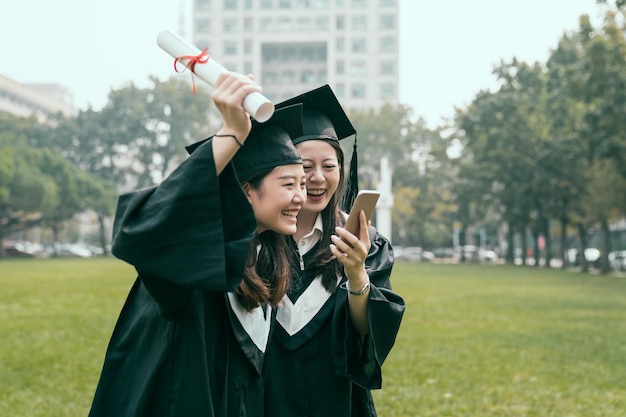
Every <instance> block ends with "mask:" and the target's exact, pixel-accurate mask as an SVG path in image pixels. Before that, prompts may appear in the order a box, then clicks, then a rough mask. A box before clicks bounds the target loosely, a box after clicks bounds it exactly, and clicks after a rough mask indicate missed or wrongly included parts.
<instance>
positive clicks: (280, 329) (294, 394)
mask: <svg viewBox="0 0 626 417" xmlns="http://www.w3.org/2000/svg"><path fill="white" fill-rule="evenodd" d="M370 240H371V243H372V246H371V248H370V252H369V254H368V256H367V259H366V262H365V265H366V271H367V274H368V276H369V278H370V282H371V289H370V292H369V295H368V297H369V304H368V318H369V326H370V331H369V334H367V335H364V336H362V335H359V334H358V333H357V332H356V331H355V330H354V328H353V326H352V322H351V319H350V315H349V310H348V294H347V292H346V291H345V290H343V289H340V288H336V290H335V291H334V292H332V293H329V292H327V291H326V290H325V289H324V287H323V286H322V284H321V278H320V277H309V276H307V273H306V264H307V261H308V260H309V259H310V257H311V256H312V254H313V253H315V251H316V247H314V248H313V249H311V250H309V252H308V253H307V254H305V255H304V257H303V258H304V259H303V260H304V265H305V270H304V271H300V277H299V279H298V280H296V281H294V282H295V283H296V284H295V286H294V287H292V288H293V291H291V292H290V293H289V294H288V295H287V296H285V297H286V298H284V299H283V303H282V304H281V305H280V306H279V307H278V312H277V323H276V326H275V329H274V331H273V335H272V337H271V339H270V346H269V348H268V352H267V355H266V357H265V369H264V381H265V390H266V401H265V406H266V416H268V417H296V416H307V417H329V416H332V417H349V416H354V417H356V416H359V417H367V416H375V415H376V411H375V409H374V404H373V401H372V396H371V393H370V390H371V389H376V388H380V387H381V384H382V374H381V366H382V364H383V362H384V360H385V358H386V357H387V355H388V353H389V351H390V350H391V348H392V346H393V344H394V342H395V338H396V335H397V332H398V329H399V326H400V322H401V319H402V315H403V313H404V308H405V305H404V300H403V299H402V298H401V297H400V296H399V295H397V294H395V293H394V292H393V291H392V290H391V283H390V280H389V277H390V275H391V269H392V267H393V262H394V258H393V251H392V248H391V245H390V243H389V241H388V240H387V239H385V238H384V237H383V236H381V235H380V234H379V233H377V232H376V230H375V229H374V228H373V227H371V228H370ZM319 244H320V243H319V242H318V244H317V245H319ZM345 280H346V278H345V277H338V281H337V285H339V284H340V283H341V282H344V281H345Z"/></svg>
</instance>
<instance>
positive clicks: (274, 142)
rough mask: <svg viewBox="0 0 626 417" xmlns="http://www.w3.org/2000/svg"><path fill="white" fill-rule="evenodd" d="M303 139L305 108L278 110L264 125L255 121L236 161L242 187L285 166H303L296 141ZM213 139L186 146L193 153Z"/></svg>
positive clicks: (238, 152)
mask: <svg viewBox="0 0 626 417" xmlns="http://www.w3.org/2000/svg"><path fill="white" fill-rule="evenodd" d="M300 136H302V105H301V104H295V105H291V106H287V107H284V108H281V109H276V110H275V111H274V114H273V115H272V117H271V118H270V119H269V120H267V121H266V122H264V123H259V122H257V121H256V120H254V119H252V129H251V130H250V133H249V134H248V137H247V138H246V141H245V143H244V145H243V146H242V147H241V149H239V151H237V153H236V154H235V156H234V158H233V165H234V167H235V172H236V173H237V178H238V179H239V183H241V184H243V183H245V182H247V181H249V180H251V179H253V178H254V177H256V176H257V175H259V174H262V173H264V172H266V171H267V170H269V169H270V168H274V167H277V166H282V165H291V164H301V163H302V158H301V157H300V154H299V153H298V151H297V150H296V147H295V146H294V144H293V142H292V138H297V137H300ZM209 139H211V138H208V139H205V140H202V141H200V142H196V143H194V144H191V145H189V146H186V147H185V148H186V149H187V152H189V153H190V154H191V153H193V151H195V150H196V149H197V148H198V147H199V146H200V145H202V144H203V143H204V142H206V141H208V140H209Z"/></svg>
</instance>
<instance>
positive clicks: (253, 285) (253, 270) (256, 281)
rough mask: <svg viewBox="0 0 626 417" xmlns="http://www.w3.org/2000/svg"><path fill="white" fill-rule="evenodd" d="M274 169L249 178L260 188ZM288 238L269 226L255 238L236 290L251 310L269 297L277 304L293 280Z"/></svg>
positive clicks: (272, 303) (245, 306)
mask: <svg viewBox="0 0 626 417" xmlns="http://www.w3.org/2000/svg"><path fill="white" fill-rule="evenodd" d="M273 169H274V168H269V169H268V170H266V171H264V172H262V173H259V174H258V175H257V176H255V177H254V178H253V179H251V180H249V181H247V182H248V183H249V184H250V186H251V187H252V188H254V189H255V190H258V189H259V188H260V187H261V186H262V182H263V179H264V178H265V176H266V175H267V174H269V173H270V172H271V171H272V170H273ZM288 239H290V237H287V236H285V235H281V234H280V233H276V232H274V231H272V230H266V231H264V232H263V233H260V234H257V235H256V236H255V237H254V239H253V240H252V243H251V244H250V248H249V249H248V257H247V259H246V266H245V269H244V273H243V280H242V281H241V283H240V284H239V287H238V288H237V290H236V295H237V300H238V301H239V303H241V305H242V306H243V307H244V308H245V309H246V310H248V311H252V310H254V309H255V308H256V307H259V306H261V305H262V304H264V303H266V302H268V301H269V302H270V303H271V305H272V306H274V307H276V306H277V305H278V303H279V302H280V300H282V298H283V296H284V295H285V293H286V292H287V289H288V288H289V285H290V283H291V279H290V277H291V269H290V259H289V258H288V257H287V248H288ZM259 245H260V249H258V251H257V248H258V247H259Z"/></svg>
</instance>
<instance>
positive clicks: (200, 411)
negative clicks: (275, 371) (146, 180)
mask: <svg viewBox="0 0 626 417" xmlns="http://www.w3.org/2000/svg"><path fill="white" fill-rule="evenodd" d="M255 228H256V221H255V219H254V215H253V212H252V208H251V207H250V205H249V203H248V202H247V201H246V199H245V197H244V195H243V193H242V192H241V188H240V186H239V184H238V182H237V179H236V176H235V174H234V171H233V169H232V165H230V164H229V165H228V166H227V167H226V169H225V170H224V171H223V172H222V174H221V175H220V176H219V177H217V176H216V172H215V164H214V161H213V154H212V149H211V144H210V141H209V142H207V144H206V145H205V146H202V147H200V148H198V150H197V151H196V152H194V153H193V155H191V156H190V157H189V158H188V159H187V160H186V161H184V162H183V163H182V164H181V165H180V166H179V167H178V168H177V170H175V171H174V172H173V173H172V174H171V175H170V176H169V177H168V178H167V179H166V180H165V181H164V182H163V183H162V184H161V185H159V186H158V187H154V188H150V189H145V190H140V191H137V192H134V193H131V194H127V195H124V196H121V197H120V199H119V202H118V209H117V213H116V218H115V224H114V238H113V253H114V254H115V256H117V257H119V258H121V259H123V260H125V261H126V262H128V263H130V264H132V265H133V266H134V267H135V269H136V270H137V272H138V278H137V280H136V281H135V283H134V285H133V287H132V289H131V291H130V294H129V295H128V298H127V300H126V303H125V304H124V307H123V309H122V311H121V313H120V316H119V319H118V321H117V324H116V326H115V329H114V331H113V335H112V337H111V341H110V343H109V346H108V349H107V352H106V356H105V361H104V366H103V370H102V374H101V377H100V381H99V383H98V386H97V389H96V393H95V397H94V400H93V404H92V407H91V411H90V414H89V416H91V417H100V416H110V417H123V416H133V417H140V416H146V417H147V416H151V417H153V416H159V417H165V416H178V417H193V416H202V417H212V416H220V417H229V416H242V417H243V416H246V417H251V416H252V417H260V416H262V415H263V401H264V399H263V397H264V392H263V383H262V378H261V368H262V361H263V355H264V350H265V347H266V346H265V345H264V344H263V343H266V342H267V340H265V342H264V341H263V337H265V338H267V337H268V334H269V323H270V320H271V315H270V314H267V310H266V309H265V308H263V307H259V308H258V309H256V310H254V311H253V312H252V313H249V314H246V313H243V314H242V313H241V311H240V310H241V309H240V308H237V307H238V305H237V304H236V302H235V304H234V305H232V306H231V303H232V300H234V298H233V296H232V291H234V289H235V288H237V286H238V285H239V282H240V281H241V279H242V275H243V267H244V263H245V258H246V255H247V251H248V248H249V245H250V243H251V239H252V237H253V235H254V231H255ZM229 292H231V293H229ZM229 294H230V296H229ZM238 314H239V316H238ZM250 323H255V324H253V327H255V331H254V332H251V333H250V334H249V333H247V332H246V331H245V329H244V328H245V327H246V326H247V325H249V324H250ZM255 332H256V333H257V335H255ZM251 334H252V336H251ZM258 334H260V335H261V336H260V338H256V339H255V337H254V336H258ZM263 335H264V336H263Z"/></svg>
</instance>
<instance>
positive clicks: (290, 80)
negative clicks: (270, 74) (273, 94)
mask: <svg viewBox="0 0 626 417" xmlns="http://www.w3.org/2000/svg"><path fill="white" fill-rule="evenodd" d="M295 82H296V73H295V72H293V71H292V70H287V71H283V74H282V80H281V83H282V84H294V83H295Z"/></svg>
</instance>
